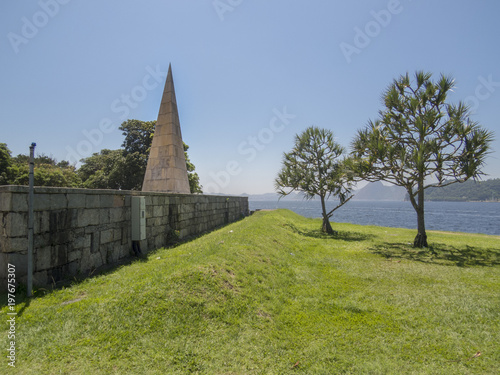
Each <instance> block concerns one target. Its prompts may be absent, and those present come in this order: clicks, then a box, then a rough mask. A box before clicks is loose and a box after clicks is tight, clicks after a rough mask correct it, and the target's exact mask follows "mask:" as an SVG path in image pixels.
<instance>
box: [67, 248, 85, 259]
mask: <svg viewBox="0 0 500 375" xmlns="http://www.w3.org/2000/svg"><path fill="white" fill-rule="evenodd" d="M82 253H83V250H82V249H78V250H73V251H71V252H69V253H68V262H74V261H76V260H78V261H79V260H80V259H81V257H82Z"/></svg>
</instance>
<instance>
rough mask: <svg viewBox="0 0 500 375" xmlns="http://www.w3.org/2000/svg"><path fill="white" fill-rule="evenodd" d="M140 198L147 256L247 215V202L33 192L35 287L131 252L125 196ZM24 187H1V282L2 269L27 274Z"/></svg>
mask: <svg viewBox="0 0 500 375" xmlns="http://www.w3.org/2000/svg"><path fill="white" fill-rule="evenodd" d="M134 195H140V196H145V197H146V240H144V241H141V243H140V245H141V249H142V250H143V252H148V251H151V250H154V249H158V248H160V247H162V246H165V245H167V244H168V242H169V239H170V238H171V236H172V235H173V234H174V232H177V234H178V235H179V237H181V238H182V237H186V236H191V235H196V234H200V233H203V232H205V231H208V230H211V229H214V228H216V227H218V226H221V225H223V224H226V223H228V222H232V221H235V220H237V219H239V218H241V217H243V216H245V215H247V214H248V198H246V197H224V196H210V195H195V194H193V195H192V194H169V193H148V192H140V191H122V190H88V189H69V188H41V187H37V188H35V200H34V207H35V217H34V242H35V246H34V272H35V273H34V278H33V279H34V283H35V284H36V285H47V284H50V283H52V282H54V281H58V280H61V279H62V278H67V277H70V276H74V275H85V274H88V273H89V272H91V271H92V270H94V269H96V268H97V267H100V266H103V265H107V264H113V263H115V262H118V261H120V260H121V259H124V258H127V257H129V256H131V255H132V254H133V252H132V240H131V196H134ZM27 227H28V187H26V186H0V283H3V284H2V285H5V283H6V277H7V275H6V272H7V264H8V263H12V264H14V265H16V279H17V280H20V281H22V282H23V280H24V279H25V276H26V272H27V249H28V229H27Z"/></svg>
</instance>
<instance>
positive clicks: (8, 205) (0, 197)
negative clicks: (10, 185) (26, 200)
mask: <svg viewBox="0 0 500 375" xmlns="http://www.w3.org/2000/svg"><path fill="white" fill-rule="evenodd" d="M16 195H20V194H16ZM26 209H28V205H27V204H26ZM2 211H6V212H7V211H12V193H11V192H5V193H0V212H2ZM17 211H22V210H17Z"/></svg>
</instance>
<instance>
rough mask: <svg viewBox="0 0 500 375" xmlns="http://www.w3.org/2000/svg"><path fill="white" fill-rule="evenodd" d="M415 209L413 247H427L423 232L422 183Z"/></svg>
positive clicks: (425, 236)
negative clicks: (415, 230)
mask: <svg viewBox="0 0 500 375" xmlns="http://www.w3.org/2000/svg"><path fill="white" fill-rule="evenodd" d="M416 211H417V236H416V237H415V240H414V241H413V247H420V248H422V247H429V245H428V244H427V234H426V233H425V217H424V189H423V183H422V184H419V191H418V205H417V207H416Z"/></svg>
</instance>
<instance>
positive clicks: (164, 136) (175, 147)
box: [142, 65, 190, 194]
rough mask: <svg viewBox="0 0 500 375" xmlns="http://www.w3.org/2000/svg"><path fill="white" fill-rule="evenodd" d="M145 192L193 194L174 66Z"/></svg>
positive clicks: (157, 122)
mask: <svg viewBox="0 0 500 375" xmlns="http://www.w3.org/2000/svg"><path fill="white" fill-rule="evenodd" d="M142 191H157V192H168V193H182V194H189V193H190V189H189V180H188V173H187V169H186V158H185V157H184V146H183V143H182V135H181V125H180V122H179V113H178V111H177V101H176V99H175V90H174V80H173V78H172V66H170V65H169V67H168V75H167V81H166V82H165V89H164V90H163V96H162V99H161V104H160V111H159V113H158V119H157V120H156V127H155V133H154V136H153V142H152V144H151V150H150V151H149V159H148V166H147V168H146V174H145V175H144V182H143V184H142Z"/></svg>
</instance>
